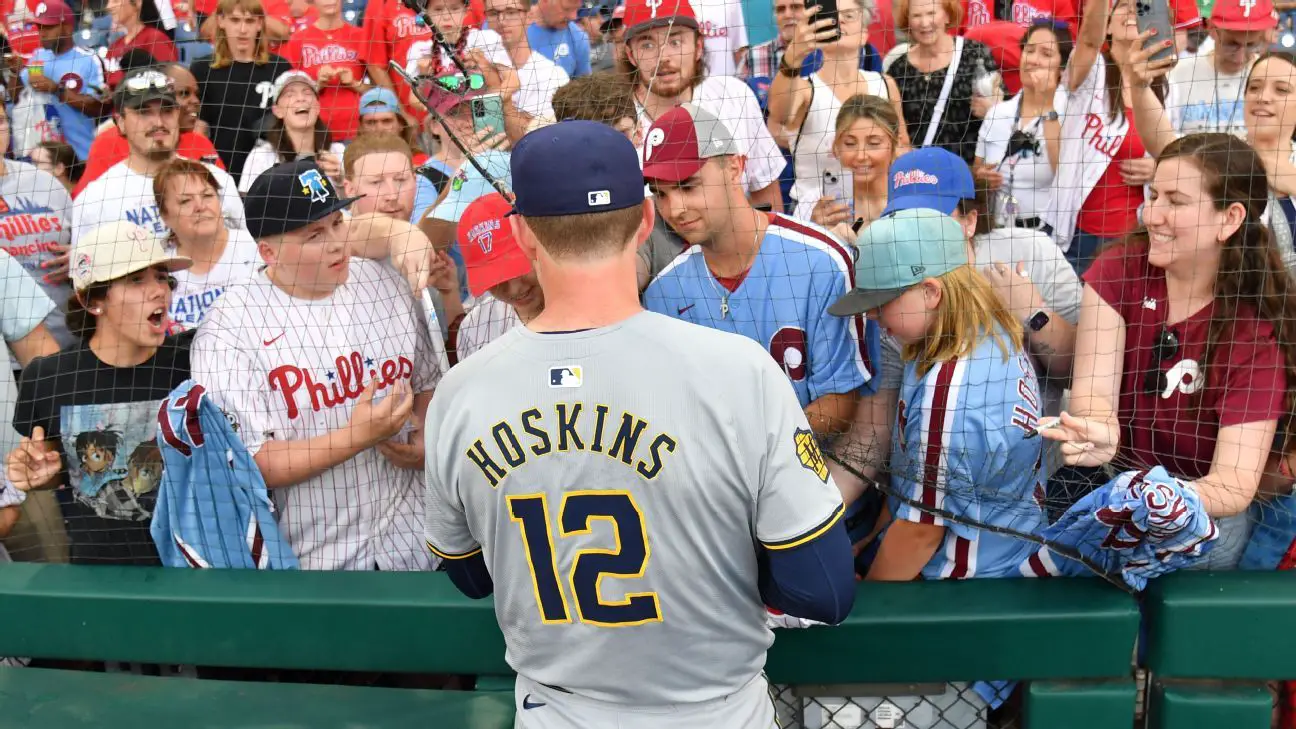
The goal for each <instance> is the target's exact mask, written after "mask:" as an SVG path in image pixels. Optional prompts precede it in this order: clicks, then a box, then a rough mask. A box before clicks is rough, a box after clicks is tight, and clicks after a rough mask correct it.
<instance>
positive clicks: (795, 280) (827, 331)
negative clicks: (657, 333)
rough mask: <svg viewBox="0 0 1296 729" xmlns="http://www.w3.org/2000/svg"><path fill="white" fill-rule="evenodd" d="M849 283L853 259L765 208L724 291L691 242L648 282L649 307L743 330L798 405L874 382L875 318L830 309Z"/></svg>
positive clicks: (814, 231) (813, 229)
mask: <svg viewBox="0 0 1296 729" xmlns="http://www.w3.org/2000/svg"><path fill="white" fill-rule="evenodd" d="M853 288H855V268H854V262H853V259H852V257H851V255H850V253H849V252H848V251H847V249H846V247H845V246H844V245H842V244H841V243H839V242H838V241H837V240H836V239H835V238H833V237H832V236H831V235H830V234H829V233H828V232H827V231H825V230H824V229H823V228H820V227H818V226H815V225H812V224H810V223H804V222H801V221H799V220H794V219H792V218H789V217H787V216H785V215H771V216H770V224H769V228H767V229H766V231H765V237H764V238H763V239H762V240H761V246H760V250H759V251H758V252H757V254H756V259H755V260H754V261H753V262H752V265H751V268H750V269H748V271H747V275H746V277H745V278H743V280H742V281H741V283H739V284H738V286H737V288H736V289H735V290H734V291H732V292H730V291H728V290H727V289H726V288H725V287H724V285H723V284H722V283H721V282H720V281H717V280H716V277H715V275H714V274H713V273H712V272H711V269H710V268H709V267H708V266H707V262H706V258H705V257H704V256H703V248H702V247H701V246H692V247H691V248H689V249H687V250H685V251H684V252H683V253H681V254H680V255H679V257H677V258H676V259H675V260H674V261H673V262H672V263H671V265H669V266H667V267H666V268H665V269H664V270H663V271H662V272H661V273H660V274H658V275H657V277H656V278H655V279H653V281H652V283H650V284H648V288H647V289H646V290H645V291H644V295H643V302H644V307H645V308H647V309H648V310H649V311H655V312H657V313H659V314H665V315H666V316H670V317H674V318H676V319H683V320H684V321H688V322H693V323H694V324H701V325H703V326H706V327H711V328H712V329H720V330H722V331H726V332H733V333H734V334H741V335H743V336H744V337H747V338H748V339H752V340H755V341H756V342H758V343H759V344H760V345H761V346H763V347H764V348H765V351H767V352H769V355H770V356H771V357H773V358H774V361H775V362H776V363H777V364H778V365H779V368H780V369H782V370H783V374H784V375H786V376H787V379H788V380H789V381H790V382H791V383H792V387H793V389H794V390H796V394H797V400H799V401H800V402H801V407H803V408H804V407H806V406H807V405H809V404H810V403H812V402H814V401H815V400H818V399H819V398H821V397H823V396H824V395H831V394H836V393H847V392H855V391H861V390H862V391H863V392H864V393H871V392H873V390H874V389H875V388H874V386H873V385H872V384H871V381H872V380H873V369H872V367H873V365H872V363H873V362H876V361H878V359H879V357H880V351H879V349H878V348H879V341H878V331H877V326H876V324H872V323H869V322H866V321H865V319H864V317H863V316H853V317H847V318H843V317H836V316H832V315H831V314H829V313H828V311H827V310H828V307H829V306H830V305H832V303H833V302H834V301H836V300H837V298H838V297H840V296H841V295H842V294H845V293H846V292H847V291H850V290H851V289H853Z"/></svg>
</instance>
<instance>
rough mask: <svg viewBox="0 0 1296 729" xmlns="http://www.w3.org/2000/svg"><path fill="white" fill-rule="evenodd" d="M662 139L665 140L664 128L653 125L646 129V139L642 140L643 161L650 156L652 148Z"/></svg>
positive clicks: (655, 147) (659, 143)
mask: <svg viewBox="0 0 1296 729" xmlns="http://www.w3.org/2000/svg"><path fill="white" fill-rule="evenodd" d="M664 141H666V130H665V129H662V128H661V127H653V128H652V129H649V130H648V139H646V140H644V162H647V161H648V160H649V159H651V158H652V153H653V150H654V149H657V147H658V146H660V145H661V143H662V142H664Z"/></svg>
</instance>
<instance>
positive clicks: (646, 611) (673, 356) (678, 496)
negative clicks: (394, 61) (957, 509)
mask: <svg viewBox="0 0 1296 729" xmlns="http://www.w3.org/2000/svg"><path fill="white" fill-rule="evenodd" d="M555 169H562V170H564V174H562V175H559V176H555V175H554V174H553V171H554V170H555ZM512 172H513V187H514V192H515V194H516V196H517V199H516V201H515V205H514V209H515V212H516V213H517V214H516V215H513V216H510V217H509V218H508V220H509V221H510V225H511V226H512V228H513V232H514V235H515V237H516V239H517V241H518V244H519V245H520V247H521V248H522V250H523V252H524V254H525V255H526V256H527V257H528V258H529V259H530V260H531V261H532V262H533V264H534V266H535V270H536V273H537V276H538V278H539V281H540V285H541V287H542V288H543V290H544V296H545V309H544V311H543V313H541V314H540V315H539V316H537V317H536V318H535V319H533V320H531V321H530V322H528V323H527V324H526V325H525V326H519V327H515V328H514V329H512V330H510V331H509V332H508V333H506V334H504V335H503V336H501V337H499V338H498V339H496V340H495V341H493V342H491V343H490V344H488V345H487V346H486V347H484V348H483V349H481V350H480V351H479V352H478V353H477V354H476V355H474V356H473V357H471V358H469V359H467V360H465V361H463V362H462V363H460V364H459V365H458V366H457V367H455V368H453V369H452V370H451V371H450V372H449V373H448V374H447V375H446V377H445V378H444V379H443V380H442V381H441V383H440V385H439V386H438V387H437V391H436V394H435V396H434V397H433V401H432V404H431V406H430V408H429V410H428V414H427V432H426V444H427V494H426V519H427V540H428V546H429V547H430V548H431V549H432V551H433V552H435V553H436V554H438V555H440V556H442V557H444V558H445V559H446V565H447V571H448V572H449V573H450V577H451V579H452V580H453V581H454V582H455V584H456V585H457V586H458V587H459V589H460V590H462V591H463V592H464V593H465V594H467V595H469V596H471V597H485V596H486V595H489V594H491V593H492V592H494V594H495V611H496V616H497V618H498V619H499V622H500V627H501V628H502V629H503V632H504V637H505V642H506V644H507V648H508V660H509V663H510V665H512V666H513V668H514V669H515V670H516V671H517V672H518V679H517V698H516V701H517V726H518V727H523V728H524V729H557V728H566V727H582V728H584V727H608V726H619V727H628V728H629V729H653V728H655V727H662V728H665V727H670V729H678V728H680V727H706V729H728V728H729V727H732V728H733V729H738V728H739V727H741V728H742V729H752V728H753V727H773V726H775V718H774V707H773V704H772V702H771V701H770V697H769V693H768V685H767V683H766V681H765V678H764V675H763V674H762V668H763V666H764V663H765V651H766V649H767V648H768V647H769V645H770V644H771V642H772V641H773V634H772V633H771V632H770V631H769V629H768V628H766V626H765V615H766V610H765V607H764V606H765V605H769V606H771V607H774V608H776V609H778V610H781V611H783V612H785V613H788V614H791V615H796V616H798V617H803V618H807V619H812V620H818V621H821V622H825V623H837V622H840V621H841V620H842V619H843V618H844V617H845V616H846V614H847V613H848V612H849V611H850V608H851V605H852V603H853V600H854V593H855V584H854V574H853V570H852V565H851V552H850V545H849V540H848V539H847V537H846V532H845V528H844V526H843V524H842V521H841V512H842V502H841V496H840V494H839V492H838V491H837V489H836V487H835V486H834V485H833V483H832V481H831V480H830V478H829V476H828V469H827V465H826V463H825V461H824V458H823V456H822V454H821V453H820V451H819V448H818V446H817V445H816V442H815V439H814V436H813V434H812V433H811V432H810V426H809V425H808V423H807V422H806V418H805V415H804V414H803V413H802V410H801V408H800V406H799V404H798V402H797V399H796V395H795V393H794V392H793V391H792V389H791V387H790V386H789V385H788V381H787V378H786V376H784V374H783V372H782V371H781V370H780V369H779V368H778V366H777V365H776V364H775V363H774V361H773V360H772V359H771V358H770V356H769V354H768V353H766V352H765V350H764V349H763V348H762V347H761V346H760V345H759V344H756V343H754V342H752V341H750V340H748V339H746V338H743V337H740V336H737V335H733V334H727V333H723V332H719V331H715V330H711V329H708V328H704V327H700V326H697V325H694V324H690V323H687V322H682V321H678V320H673V319H670V318H668V317H664V316H660V315H657V314H652V313H649V312H645V311H644V310H643V309H642V307H641V306H640V304H639V297H638V287H637V285H636V275H635V268H636V257H637V256H636V248H637V247H638V246H639V245H640V244H642V243H643V241H644V239H645V238H646V237H647V235H648V233H649V231H650V230H651V229H652V225H653V211H652V205H651V203H650V202H646V201H645V200H644V194H643V191H644V184H643V177H642V173H641V172H640V169H639V165H638V162H637V160H636V156H635V150H634V146H633V145H632V144H631V143H630V142H629V140H627V139H626V138H625V137H624V135H621V134H619V133H618V132H616V131H615V130H613V129H611V128H610V127H607V126H604V125H601V124H597V123H594V122H582V121H573V122H562V123H560V124H556V125H553V126H549V127H545V128H543V129H540V130H537V131H534V132H532V133H531V134H529V135H527V136H526V137H524V138H523V139H522V140H521V141H520V142H519V143H518V145H517V147H516V148H515V149H514V152H513V157H512Z"/></svg>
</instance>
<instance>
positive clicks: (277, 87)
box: [270, 69, 319, 102]
mask: <svg viewBox="0 0 1296 729" xmlns="http://www.w3.org/2000/svg"><path fill="white" fill-rule="evenodd" d="M292 84H305V85H306V86H309V87H310V90H311V91H314V92H315V93H316V94H317V95H318V94H319V84H317V83H315V79H313V78H311V77H310V74H308V73H306V72H305V71H298V70H296V69H293V70H292V71H284V72H283V73H281V74H279V78H277V79H275V82H274V89H273V90H272V91H271V93H270V100H271V101H276V102H277V101H279V96H280V94H282V93H283V92H284V89H286V88H288V87H289V86H291V85H292Z"/></svg>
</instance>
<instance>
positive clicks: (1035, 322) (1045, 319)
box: [1026, 311, 1049, 332]
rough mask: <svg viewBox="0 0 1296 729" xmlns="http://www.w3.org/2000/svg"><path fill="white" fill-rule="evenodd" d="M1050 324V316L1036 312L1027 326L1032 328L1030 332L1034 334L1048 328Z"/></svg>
mask: <svg viewBox="0 0 1296 729" xmlns="http://www.w3.org/2000/svg"><path fill="white" fill-rule="evenodd" d="M1048 323H1049V315H1048V314H1046V313H1044V312H1042V311H1037V312H1035V316H1032V317H1031V318H1030V321H1029V322H1027V323H1026V325H1027V326H1029V327H1030V330H1031V331H1032V332H1038V331H1039V330H1041V329H1043V328H1044V327H1046V326H1048Z"/></svg>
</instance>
